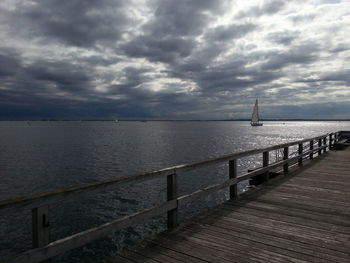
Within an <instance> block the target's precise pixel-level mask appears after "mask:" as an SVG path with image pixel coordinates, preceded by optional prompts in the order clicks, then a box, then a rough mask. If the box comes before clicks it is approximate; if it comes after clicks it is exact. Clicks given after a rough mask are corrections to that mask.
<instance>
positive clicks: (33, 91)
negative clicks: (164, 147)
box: [0, 0, 350, 119]
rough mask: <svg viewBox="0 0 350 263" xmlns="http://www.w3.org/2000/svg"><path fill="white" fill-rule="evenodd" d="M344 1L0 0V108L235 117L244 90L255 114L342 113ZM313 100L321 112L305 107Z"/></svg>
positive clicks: (59, 113) (8, 112) (245, 111)
mask: <svg viewBox="0 0 350 263" xmlns="http://www.w3.org/2000/svg"><path fill="white" fill-rule="evenodd" d="M349 8H350V6H349V3H348V1H330V0H329V1H319V0H310V1H299V0H295V1H288V2H286V1H282V0H266V1H256V0H251V1H243V0H242V1H231V0H218V1H211V0H179V1H172V0H130V1H126V0H101V1H92V0H72V1H59V0H47V1H38V0H27V1H3V2H1V3H0V12H1V16H0V37H1V39H2V41H1V43H0V103H1V106H0V111H1V113H2V114H1V118H2V119H29V118H49V117H50V118H56V117H57V118H72V119H82V118H117V117H118V118H168V119H171V118H175V119H181V118H185V119H189V118H195V119H196V118H203V119H207V118H209V119H210V118H214V119H215V118H217V119H223V118H228V117H229V116H232V115H234V116H236V117H237V118H244V117H249V115H250V110H251V104H252V103H253V102H254V100H255V98H256V97H259V98H260V101H261V106H262V110H263V109H265V114H266V115H264V117H270V118H274V117H276V116H282V115H283V116H284V117H290V118H293V117H295V116H301V115H302V113H303V112H304V113H305V112H308V111H309V113H310V114H309V115H310V116H311V117H312V115H314V116H330V114H331V113H330V112H334V116H345V115H346V113H349V112H348V110H349V108H348V107H347V106H346V103H345V102H344V101H347V100H349V96H350V94H349V91H348V90H349V83H350V80H349V77H348V76H349V75H350V74H349V73H350V72H349V68H350V64H349V58H350V48H349V47H350V41H349V38H348V28H349V26H350V22H349V21H350V20H349V19H347V18H348V11H347V10H349ZM295 101H298V105H294V102H295ZM335 102H339V104H337V105H339V107H337V109H334V111H332V109H331V108H330V107H328V106H327V105H332V103H333V104H334V103H335ZM322 103H323V104H324V105H326V106H325V107H324V109H326V108H327V111H326V110H324V111H322V110H319V111H318V112H316V106H315V105H321V104H322ZM323 104H322V105H323ZM321 109H322V107H321ZM342 111H343V112H342ZM282 113H283V114H282ZM281 114H282V115H281ZM309 115H308V118H309V117H310V116H309ZM305 116H306V115H305ZM327 118H328V117H327Z"/></svg>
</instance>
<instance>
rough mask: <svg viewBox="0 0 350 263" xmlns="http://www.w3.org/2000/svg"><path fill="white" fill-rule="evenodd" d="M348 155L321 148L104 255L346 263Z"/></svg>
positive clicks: (349, 250)
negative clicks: (278, 173) (297, 164)
mask: <svg viewBox="0 0 350 263" xmlns="http://www.w3.org/2000/svg"><path fill="white" fill-rule="evenodd" d="M349 161H350V147H348V148H345V149H343V150H339V151H330V152H327V153H326V154H323V155H322V156H320V157H319V158H317V159H316V160H313V161H312V162H310V163H308V164H305V165H304V166H303V167H302V168H299V169H297V170H295V171H293V172H291V173H289V174H288V175H286V176H284V177H283V178H280V179H276V180H274V181H270V182H269V183H267V184H265V185H263V186H262V187H258V188H260V189H256V190H253V191H251V192H250V193H248V194H244V195H242V196H241V197H240V198H239V199H238V200H232V201H231V200H230V201H227V202H225V203H223V204H222V205H220V206H218V207H216V208H214V209H210V210H209V211H206V212H204V213H201V214H200V215H197V216H196V217H194V218H192V219H190V220H189V221H187V222H184V223H183V224H182V225H180V226H179V227H177V228H174V229H170V230H168V231H166V232H163V233H161V234H159V235H157V236H156V237H154V238H152V239H150V240H146V241H144V242H142V243H141V244H139V245H137V246H135V247H131V248H127V249H125V250H124V251H122V252H120V253H118V254H116V255H115V256H114V257H112V258H110V259H108V260H106V261H104V262H105V263H107V262H108V263H112V262H113V263H116V262H150V263H151V262H152V263H155V262H170V263H172V262H173V263H175V262H226V263H229V262H295V263H297V262H344V263H345V262H350V202H349V200H350V190H349V189H350V162H349Z"/></svg>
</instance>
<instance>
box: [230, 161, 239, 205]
mask: <svg viewBox="0 0 350 263" xmlns="http://www.w3.org/2000/svg"><path fill="white" fill-rule="evenodd" d="M236 177H237V160H236V159H234V160H230V161H229V178H230V179H233V178H236ZM237 197H238V191H237V183H236V184H234V185H231V186H230V200H236V199H237Z"/></svg>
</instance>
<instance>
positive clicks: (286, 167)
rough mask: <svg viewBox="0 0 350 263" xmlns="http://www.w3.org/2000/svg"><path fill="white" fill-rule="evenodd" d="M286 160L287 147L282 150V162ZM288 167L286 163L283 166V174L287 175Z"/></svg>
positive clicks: (287, 154) (287, 156)
mask: <svg viewBox="0 0 350 263" xmlns="http://www.w3.org/2000/svg"><path fill="white" fill-rule="evenodd" d="M288 158H289V147H288V146H287V147H284V149H283V160H288ZM288 166H289V164H288V163H286V164H285V165H283V172H284V173H288V168H289V167H288Z"/></svg>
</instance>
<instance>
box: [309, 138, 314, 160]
mask: <svg viewBox="0 0 350 263" xmlns="http://www.w3.org/2000/svg"><path fill="white" fill-rule="evenodd" d="M313 148H314V140H311V141H310V151H311V152H310V155H309V157H310V160H312V159H313V158H314V152H313V151H312V150H313Z"/></svg>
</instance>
